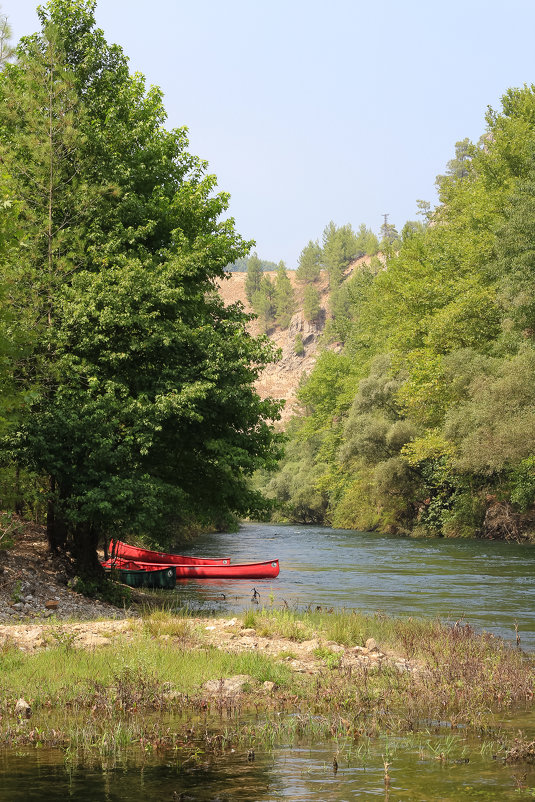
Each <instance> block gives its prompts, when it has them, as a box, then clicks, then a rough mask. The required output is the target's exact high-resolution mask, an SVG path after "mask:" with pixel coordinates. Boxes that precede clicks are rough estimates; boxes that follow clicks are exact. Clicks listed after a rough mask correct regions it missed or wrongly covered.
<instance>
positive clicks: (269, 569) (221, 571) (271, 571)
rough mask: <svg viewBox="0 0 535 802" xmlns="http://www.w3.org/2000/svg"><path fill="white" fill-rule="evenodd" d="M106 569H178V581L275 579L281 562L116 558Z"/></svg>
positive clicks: (105, 564) (107, 564)
mask: <svg viewBox="0 0 535 802" xmlns="http://www.w3.org/2000/svg"><path fill="white" fill-rule="evenodd" d="M102 565H103V567H104V568H108V569H110V568H119V569H121V570H132V571H154V570H155V568H157V567H158V568H176V578H177V579H274V578H275V577H276V576H278V575H279V561H278V560H268V561H267V562H263V563H242V564H241V565H240V564H238V563H237V564H235V565H213V564H212V565H175V564H174V563H173V564H171V563H168V564H167V565H165V563H158V565H156V564H155V563H149V562H143V561H140V560H125V559H121V558H115V559H114V560H113V559H112V560H108V561H107V562H105V563H102Z"/></svg>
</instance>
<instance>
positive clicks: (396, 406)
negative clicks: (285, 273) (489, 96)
mask: <svg viewBox="0 0 535 802" xmlns="http://www.w3.org/2000/svg"><path fill="white" fill-rule="evenodd" d="M534 110H535V87H534V86H524V87H522V88H520V89H510V90H508V91H507V92H506V93H505V95H504V96H503V98H502V107H501V109H500V110H498V111H493V110H489V112H488V114H487V118H486V123H487V127H486V131H485V133H484V134H483V136H482V137H481V139H480V141H479V142H478V143H477V144H472V143H470V142H469V141H468V140H463V141H462V142H459V143H457V146H456V155H455V158H454V159H452V161H451V162H450V163H449V164H448V168H447V171H446V174H445V175H442V176H439V178H438V179H437V185H438V191H439V205H438V206H437V207H436V208H435V209H432V208H431V207H430V204H429V203H425V202H423V201H420V202H419V211H420V213H421V215H422V219H421V220H420V221H418V222H414V221H409V222H407V223H406V224H405V225H404V226H403V228H402V229H401V233H400V234H398V232H397V230H396V229H395V228H394V227H393V226H391V225H389V224H388V223H385V226H384V230H383V232H382V233H383V238H382V241H381V243H379V245H377V243H375V245H374V244H373V243H372V246H371V248H370V251H369V252H370V253H373V252H374V248H377V247H379V248H380V253H379V256H375V257H373V259H370V260H368V261H367V262H365V263H363V264H362V265H361V266H360V269H355V270H353V271H348V270H347V268H348V266H349V264H350V262H351V261H352V260H353V259H354V258H355V257H356V256H358V255H359V253H362V252H363V248H362V245H361V246H360V250H359V251H357V250H356V248H357V246H356V239H355V235H354V234H352V231H351V230H349V229H348V227H342V228H340V229H337V228H336V226H334V224H332V225H331V226H330V227H327V229H326V230H325V233H324V241H323V248H320V247H319V245H318V243H309V246H308V248H307V250H306V251H304V252H303V255H302V257H303V259H304V262H305V266H306V267H307V269H302V270H301V275H302V280H303V281H307V282H309V284H311V285H312V286H313V283H314V281H315V280H317V276H318V270H319V267H322V268H324V269H325V270H326V271H327V272H328V275H329V280H330V293H331V296H330V310H329V320H328V321H327V325H326V327H325V332H324V335H323V345H324V350H323V353H322V354H321V355H320V357H319V358H318V360H317V362H316V365H315V368H314V369H313V371H312V373H311V374H310V375H309V376H308V377H307V378H305V379H304V380H303V382H302V384H301V387H300V389H299V393H298V398H299V401H300V403H301V408H302V413H301V414H300V415H298V416H296V417H295V418H294V420H293V421H292V422H291V424H290V425H289V427H288V428H287V434H288V436H289V442H288V445H287V448H286V456H285V458H284V460H283V462H282V464H281V467H280V469H279V470H278V472H277V473H276V474H275V476H273V477H270V476H269V475H267V474H265V473H263V474H262V475H261V476H259V477H258V486H262V487H264V488H265V487H266V486H267V488H268V492H269V494H270V495H271V496H272V497H273V498H274V499H276V501H277V503H278V507H279V513H278V514H279V516H283V517H286V518H287V519H289V520H292V521H298V522H304V523H327V524H330V525H332V526H334V527H341V528H348V529H360V530H378V531H383V532H391V533H400V534H408V533H412V534H416V535H433V536H436V535H439V536H446V537H473V536H484V537H491V538H502V539H506V540H510V539H513V540H522V539H528V540H533V539H534V538H535V508H534V502H535V441H534V431H535V428H534V426H533V417H534V415H535V389H534V388H535V383H534V381H533V377H534V374H535V345H534V334H535V317H534V314H535V300H534V299H535V296H534V287H535V282H534V272H535V251H534V250H533V239H534V221H535V205H534V200H533V197H534V188H535V183H534V176H535V173H534V170H535V126H534V122H533V120H534V119H535V116H534ZM363 234H364V232H363ZM335 245H336V247H334V246H335ZM301 267H302V266H300V269H301ZM346 275H349V276H350V277H348V278H345V276H346Z"/></svg>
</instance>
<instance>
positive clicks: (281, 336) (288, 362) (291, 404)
mask: <svg viewBox="0 0 535 802" xmlns="http://www.w3.org/2000/svg"><path fill="white" fill-rule="evenodd" d="M367 262H369V257H367V256H364V257H362V258H361V259H357V260H356V261H355V262H352V263H351V264H350V265H349V268H348V270H347V272H346V277H349V276H350V275H351V274H352V273H353V271H354V270H356V269H358V268H359V267H360V266H362V265H363V264H366V263H367ZM267 275H268V276H269V277H270V278H271V279H272V280H274V279H275V273H274V272H273V273H267ZM246 277H247V274H246V273H230V277H229V278H228V279H227V280H226V281H223V282H222V283H221V285H220V287H219V293H220V295H221V297H222V298H223V300H224V301H225V303H226V304H231V303H235V302H236V301H241V303H242V304H243V305H244V307H245V309H246V311H247V312H252V311H253V310H252V309H251V305H250V304H249V302H248V300H247V298H246V295H245V279H246ZM288 277H289V279H290V281H291V283H292V287H293V289H294V292H295V298H296V309H297V311H296V312H295V313H294V315H293V317H292V319H291V322H290V325H289V327H288V328H287V329H280V328H278V327H277V326H275V327H274V328H273V329H272V330H270V331H269V332H268V335H269V338H270V340H272V342H273V343H274V344H275V345H276V347H277V348H278V349H280V351H281V358H280V359H279V360H278V362H276V363H274V364H273V365H268V367H267V368H266V369H265V371H264V372H263V374H262V376H261V377H260V379H259V380H258V382H257V384H256V387H257V390H258V392H259V394H260V396H261V397H262V398H266V397H267V396H272V397H273V398H277V399H281V398H282V399H284V400H285V401H286V404H285V407H284V410H283V412H282V417H281V424H282V425H283V426H284V425H285V424H286V423H287V422H288V420H289V419H290V418H291V416H292V415H293V414H294V412H295V410H296V408H297V407H298V402H297V399H296V392H297V387H298V385H299V381H300V379H301V377H302V376H303V374H305V375H308V374H309V373H310V372H311V370H312V368H313V367H314V365H315V363H316V359H317V357H318V348H319V341H320V336H321V333H322V332H323V329H324V328H325V323H326V321H327V320H328V318H329V288H328V278H327V273H326V272H325V271H323V272H322V274H321V278H320V281H319V282H317V284H316V287H317V289H318V290H319V291H320V295H321V306H322V309H323V315H322V318H321V321H320V322H318V323H309V322H308V321H306V320H305V318H304V315H303V292H304V286H305V285H303V284H302V283H301V282H299V281H297V280H296V278H295V272H294V271H291V270H289V271H288ZM250 330H251V332H252V333H253V334H260V333H261V330H262V328H261V326H260V324H259V323H258V321H252V322H251V324H250ZM298 333H300V334H301V336H302V338H303V344H304V347H305V353H304V354H303V355H302V356H297V354H296V353H295V350H294V349H295V338H296V336H297V334H298ZM326 347H328V348H331V349H332V350H336V349H337V347H338V345H337V344H336V343H333V344H331V345H329V346H326Z"/></svg>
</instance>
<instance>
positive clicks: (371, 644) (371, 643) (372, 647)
mask: <svg viewBox="0 0 535 802" xmlns="http://www.w3.org/2000/svg"><path fill="white" fill-rule="evenodd" d="M366 648H367V650H368V651H369V652H378V651H379V647H378V646H377V642H376V640H375V638H368V640H367V641H366Z"/></svg>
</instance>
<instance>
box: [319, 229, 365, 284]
mask: <svg viewBox="0 0 535 802" xmlns="http://www.w3.org/2000/svg"><path fill="white" fill-rule="evenodd" d="M363 253H364V251H363V250H362V249H361V248H360V247H359V244H358V241H357V236H356V234H355V232H354V231H353V229H352V227H351V225H350V224H349V223H347V224H346V225H344V226H339V227H337V226H336V225H335V224H334V223H333V221H332V220H331V222H330V223H329V224H328V225H327V226H326V227H325V229H324V231H323V249H322V263H323V265H324V267H325V268H326V270H327V272H328V274H329V283H330V286H331V289H334V288H336V287H338V286H339V285H340V284H341V283H342V281H343V280H344V272H345V270H346V268H347V266H348V265H349V263H350V262H352V261H353V260H354V259H356V258H357V257H358V256H362V255H363Z"/></svg>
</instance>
